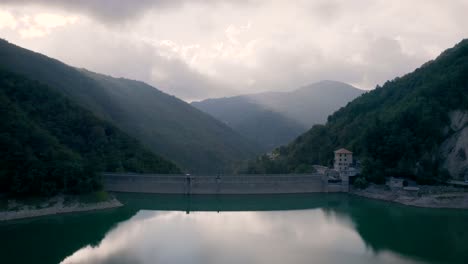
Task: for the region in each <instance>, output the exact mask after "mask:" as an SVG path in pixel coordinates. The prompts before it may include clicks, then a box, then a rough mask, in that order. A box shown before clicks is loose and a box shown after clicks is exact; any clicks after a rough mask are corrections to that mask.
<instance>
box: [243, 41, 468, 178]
mask: <svg viewBox="0 0 468 264" xmlns="http://www.w3.org/2000/svg"><path fill="white" fill-rule="evenodd" d="M466 111H468V40H463V41H462V42H460V43H459V44H457V45H456V46H455V47H454V48H451V49H448V50H447V51H445V52H443V53H442V54H441V55H440V56H439V57H438V58H437V59H436V60H434V61H430V62H428V63H426V64H424V65H423V66H421V67H420V68H418V69H417V70H415V71H414V72H412V73H409V74H407V75H405V76H403V77H398V78H395V79H394V80H392V81H388V82H386V83H385V84H384V85H383V87H379V86H377V87H376V89H374V90H373V91H371V92H368V93H366V94H363V95H361V96H360V97H359V98H357V99H355V100H354V101H352V102H350V103H349V104H348V105H347V106H346V107H343V108H341V109H340V110H338V111H336V112H335V113H334V114H333V115H331V116H329V118H328V122H327V123H326V124H325V125H316V126H314V127H312V129H310V130H309V131H308V132H307V133H305V134H303V135H301V136H299V137H298V138H297V139H296V140H295V141H293V142H292V143H290V144H289V145H288V146H284V147H280V148H277V149H276V150H275V151H274V152H273V153H271V154H270V155H263V156H261V157H259V158H258V159H257V160H255V161H252V162H251V163H250V164H249V166H248V168H247V169H246V170H247V171H248V172H262V173H265V172H267V173H277V172H293V171H295V172H301V171H310V170H311V165H312V164H322V165H331V162H332V159H333V151H334V150H335V149H337V148H340V147H346V148H348V149H350V150H352V151H353V152H354V153H355V156H356V157H357V158H358V159H359V160H360V161H361V163H362V166H363V168H362V175H363V176H364V177H366V178H367V179H368V180H370V181H374V182H382V181H383V179H384V177H385V176H404V177H410V178H414V179H416V180H418V181H419V182H421V183H433V182H437V181H444V180H446V179H447V178H448V176H449V172H450V174H451V175H450V176H452V177H454V178H461V177H463V175H464V174H465V173H467V172H468V166H467V167H463V166H462V167H461V169H459V170H458V171H451V169H450V168H448V167H447V166H446V165H445V164H447V159H448V158H449V155H448V154H447V153H446V152H444V151H442V149H443V148H442V147H443V146H444V145H445V144H449V143H450V142H449V141H451V140H452V139H453V137H454V136H457V138H456V139H457V140H460V139H462V138H460V135H461V134H460V133H461V132H462V131H461V130H460V129H466V127H467V126H466V125H467V124H466V122H467V120H468V118H465V119H462V120H464V121H462V122H465V124H460V125H457V126H456V127H457V129H455V128H454V126H453V122H454V121H453V118H450V117H449V116H453V113H454V112H455V113H456V112H458V113H466ZM458 116H460V115H458ZM461 116H463V115H461ZM450 146H452V148H450V147H449V148H448V149H449V150H450V151H452V152H453V151H455V152H456V153H460V155H452V156H454V158H457V159H458V160H454V162H456V163H458V164H466V156H467V154H466V152H467V149H468V147H467V146H464V147H463V145H461V144H455V143H453V142H452V143H451V145H450ZM444 149H447V147H446V146H445V147H444ZM444 153H445V154H444ZM450 157H451V156H450Z"/></svg>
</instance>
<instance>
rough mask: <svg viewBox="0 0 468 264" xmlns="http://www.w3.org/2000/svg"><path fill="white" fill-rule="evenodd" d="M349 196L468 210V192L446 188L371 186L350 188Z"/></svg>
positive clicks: (409, 204) (417, 205)
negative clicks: (419, 188)
mask: <svg viewBox="0 0 468 264" xmlns="http://www.w3.org/2000/svg"><path fill="white" fill-rule="evenodd" d="M349 194H352V195H356V196H360V197H365V198H369V199H376V200H381V201H388V202H393V203H398V204H402V205H406V206H413V207H420V208H446V209H468V192H466V191H463V190H462V189H457V188H451V187H446V186H423V187H421V190H418V191H407V190H403V189H401V188H396V189H391V188H388V187H387V186H385V185H375V184H371V185H369V187H367V188H366V189H357V188H353V187H352V186H350V190H349Z"/></svg>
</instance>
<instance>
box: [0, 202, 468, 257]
mask: <svg viewBox="0 0 468 264" xmlns="http://www.w3.org/2000/svg"><path fill="white" fill-rule="evenodd" d="M118 198H119V200H121V201H122V202H124V203H125V204H126V206H124V207H121V208H117V209H111V210H105V211H96V212H88V213H79V214H70V215H57V216H48V217H41V218H34V219H28V220H21V221H13V222H5V223H0V237H2V239H0V256H1V257H2V258H1V263H15V264H16V263H18V264H23V263H28V264H29V263H38V261H39V260H40V261H39V262H40V263H60V262H63V263H91V264H92V263H97V264H100V263H106V264H110V263H141V264H144V263H171V264H172V263H177V264H178V263H239V262H244V263H252V262H256V263H417V262H419V263H444V264H446V263H454V264H455V263H460V264H461V263H463V264H465V263H468V262H467V259H468V210H437V209H421V208H413V207H406V206H400V205H397V204H393V203H386V202H381V201H375V200H369V199H365V198H359V197H354V196H348V195H334V194H307V195H306V194H304V195H259V196H224V195H223V196H191V197H190V196H177V195H175V196H171V195H136V194H126V195H123V194H122V195H121V194H119V195H118ZM217 211H220V213H217ZM186 212H190V214H186Z"/></svg>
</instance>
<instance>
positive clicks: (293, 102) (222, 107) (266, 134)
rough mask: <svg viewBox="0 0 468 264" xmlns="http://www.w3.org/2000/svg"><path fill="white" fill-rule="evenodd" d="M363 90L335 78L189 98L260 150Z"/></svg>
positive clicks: (290, 135) (294, 134) (286, 139)
mask: <svg viewBox="0 0 468 264" xmlns="http://www.w3.org/2000/svg"><path fill="white" fill-rule="evenodd" d="M363 92H364V91H362V90H359V89H357V88H354V87H353V86H351V85H348V84H345V83H342V82H337V81H321V82H317V83H314V84H311V85H308V86H304V87H302V88H299V89H297V90H294V91H289V92H265V93H258V94H249V95H240V96H234V97H227V98H215V99H207V100H203V101H200V102H192V105H193V106H195V107H197V108H198V109H200V110H202V111H204V112H205V113H208V114H210V115H212V116H214V117H215V118H217V119H218V120H221V121H223V122H224V123H226V124H227V125H229V126H230V127H232V128H233V129H234V130H235V131H237V132H238V133H240V134H241V135H243V136H245V137H247V138H249V139H251V140H252V141H254V142H257V143H258V144H259V145H261V146H262V149H263V150H264V151H270V150H272V149H274V148H275V147H278V146H280V145H283V144H286V143H288V142H290V141H291V140H293V139H294V138H296V137H297V136H299V135H300V134H301V133H303V132H305V131H307V129H309V128H310V127H312V125H314V124H323V123H325V121H326V119H327V117H328V115H330V114H332V113H333V112H334V111H336V110H337V109H339V108H340V107H343V106H345V105H346V103H348V102H349V101H351V100H352V99H354V98H356V97H357V96H359V95H360V94H362V93H363Z"/></svg>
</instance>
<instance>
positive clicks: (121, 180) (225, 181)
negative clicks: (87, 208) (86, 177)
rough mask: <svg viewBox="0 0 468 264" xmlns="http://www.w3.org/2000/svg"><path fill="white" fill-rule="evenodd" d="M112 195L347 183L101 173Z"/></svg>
mask: <svg viewBox="0 0 468 264" xmlns="http://www.w3.org/2000/svg"><path fill="white" fill-rule="evenodd" d="M102 183H103V185H104V189H105V190H107V191H112V192H133V193H160V194H287V193H317V192H347V191H348V181H342V182H339V183H329V181H328V177H327V176H326V175H324V174H319V173H311V174H270V175H258V174H251V175H180V174H177V175H167V174H130V173H103V174H102Z"/></svg>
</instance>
